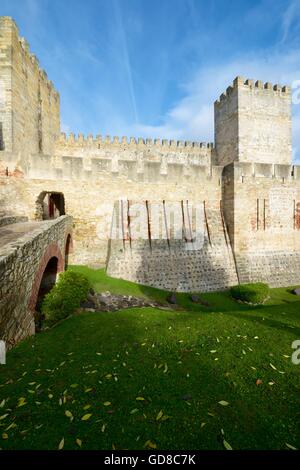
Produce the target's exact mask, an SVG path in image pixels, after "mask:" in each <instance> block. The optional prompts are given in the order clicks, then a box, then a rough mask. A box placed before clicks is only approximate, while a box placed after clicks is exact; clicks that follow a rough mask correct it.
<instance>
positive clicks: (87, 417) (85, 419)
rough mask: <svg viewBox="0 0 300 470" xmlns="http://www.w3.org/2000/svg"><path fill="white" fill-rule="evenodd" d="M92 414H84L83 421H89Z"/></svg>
mask: <svg viewBox="0 0 300 470" xmlns="http://www.w3.org/2000/svg"><path fill="white" fill-rule="evenodd" d="M91 416H92V414H91V413H87V414H86V415H83V416H82V418H81V421H87V420H88V419H90V417H91Z"/></svg>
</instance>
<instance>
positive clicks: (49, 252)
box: [28, 243, 64, 312]
mask: <svg viewBox="0 0 300 470" xmlns="http://www.w3.org/2000/svg"><path fill="white" fill-rule="evenodd" d="M53 257H56V258H57V260H58V261H57V272H58V273H60V272H62V271H63V270H64V258H63V256H62V254H61V251H60V249H59V247H58V245H57V244H55V243H52V244H51V245H49V246H48V248H47V249H46V251H45V253H44V255H43V257H42V259H41V262H40V265H39V267H38V270H37V272H36V275H35V279H34V281H33V285H32V290H31V296H30V300H29V305H28V306H29V310H31V311H32V312H33V311H34V310H35V306H36V302H37V298H38V293H39V289H40V285H41V281H42V278H43V274H44V271H45V269H46V266H47V264H48V262H49V260H50V259H51V258H53Z"/></svg>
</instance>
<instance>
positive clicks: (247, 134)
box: [214, 76, 292, 165]
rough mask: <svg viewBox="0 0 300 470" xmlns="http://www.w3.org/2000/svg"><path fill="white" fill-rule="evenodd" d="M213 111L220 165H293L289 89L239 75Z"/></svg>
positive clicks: (217, 101) (216, 102) (216, 103)
mask: <svg viewBox="0 0 300 470" xmlns="http://www.w3.org/2000/svg"><path fill="white" fill-rule="evenodd" d="M214 110H215V147H216V153H217V159H218V164H219V165H227V164H228V163H231V162H233V161H243V162H257V163H270V164H272V163H273V164H290V163H291V161H292V136H291V129H292V126H291V89H290V87H288V86H281V85H278V84H275V85H273V84H272V83H270V82H266V83H264V82H263V81H261V80H256V81H254V80H253V79H249V78H248V79H246V80H245V79H244V78H243V77H239V76H238V77H236V78H235V79H234V81H233V83H232V85H231V86H229V87H228V88H227V89H226V91H225V92H224V93H222V94H221V96H220V97H219V99H218V100H216V101H215V104H214Z"/></svg>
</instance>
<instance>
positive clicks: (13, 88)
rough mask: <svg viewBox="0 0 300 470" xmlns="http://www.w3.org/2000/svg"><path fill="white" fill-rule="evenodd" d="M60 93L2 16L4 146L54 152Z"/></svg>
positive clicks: (0, 52) (0, 60)
mask: <svg viewBox="0 0 300 470" xmlns="http://www.w3.org/2000/svg"><path fill="white" fill-rule="evenodd" d="M59 110H60V104H59V95H58V93H57V92H56V91H55V89H54V86H53V84H52V82H50V81H49V80H48V78H47V74H46V72H44V71H43V70H41V69H40V67H39V62H38V60H37V58H36V57H35V56H34V55H33V54H31V53H30V51H29V46H28V44H27V42H26V41H25V39H24V38H21V37H20V36H19V32H18V28H17V26H16V24H15V22H14V20H13V19H12V18H9V17H5V16H4V17H0V126H1V127H2V139H1V140H2V148H1V150H6V151H7V152H14V153H15V154H18V156H19V159H20V158H22V159H23V158H24V159H25V161H26V157H27V156H28V154H30V153H33V154H37V153H39V152H43V153H44V154H53V152H54V140H55V139H56V138H57V137H58V136H59V133H60V111H59Z"/></svg>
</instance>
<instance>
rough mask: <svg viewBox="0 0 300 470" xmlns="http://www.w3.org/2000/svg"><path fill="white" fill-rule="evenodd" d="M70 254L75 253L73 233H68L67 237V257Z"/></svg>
mask: <svg viewBox="0 0 300 470" xmlns="http://www.w3.org/2000/svg"><path fill="white" fill-rule="evenodd" d="M69 237H70V238H69ZM67 250H68V253H67ZM69 253H73V237H72V233H71V232H67V233H66V237H65V255H66V254H69Z"/></svg>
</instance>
